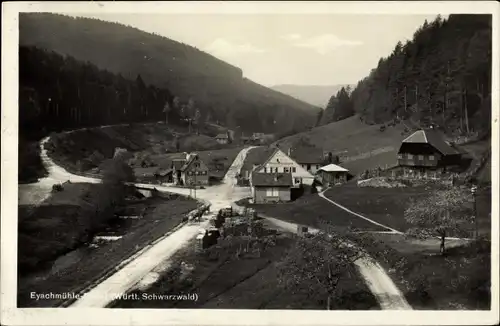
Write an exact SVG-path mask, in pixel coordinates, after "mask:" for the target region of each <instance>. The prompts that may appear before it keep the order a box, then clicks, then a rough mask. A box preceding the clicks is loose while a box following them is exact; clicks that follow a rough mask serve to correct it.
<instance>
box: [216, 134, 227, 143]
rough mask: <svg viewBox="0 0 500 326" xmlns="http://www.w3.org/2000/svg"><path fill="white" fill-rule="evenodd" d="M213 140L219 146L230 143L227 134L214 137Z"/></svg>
mask: <svg viewBox="0 0 500 326" xmlns="http://www.w3.org/2000/svg"><path fill="white" fill-rule="evenodd" d="M215 140H216V141H217V142H218V143H219V144H221V145H225V144H229V141H230V137H229V132H227V133H224V134H218V135H217V136H215Z"/></svg>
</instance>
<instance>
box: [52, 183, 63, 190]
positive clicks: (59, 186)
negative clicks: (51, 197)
mask: <svg viewBox="0 0 500 326" xmlns="http://www.w3.org/2000/svg"><path fill="white" fill-rule="evenodd" d="M63 190H64V188H63V186H62V184H55V185H53V186H52V192H57V191H63Z"/></svg>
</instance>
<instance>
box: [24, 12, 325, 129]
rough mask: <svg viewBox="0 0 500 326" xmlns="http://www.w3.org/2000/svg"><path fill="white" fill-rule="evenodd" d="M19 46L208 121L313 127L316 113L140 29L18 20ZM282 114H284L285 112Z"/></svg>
mask: <svg viewBox="0 0 500 326" xmlns="http://www.w3.org/2000/svg"><path fill="white" fill-rule="evenodd" d="M19 42H20V44H21V45H27V46H36V47H38V48H41V49H47V50H52V51H55V52H58V53H61V54H64V55H69V56H72V57H74V58H75V59H76V60H79V61H84V62H86V61H89V62H91V63H93V64H95V65H96V66H97V67H98V68H100V69H106V70H108V71H110V72H112V73H115V74H121V75H122V76H123V77H125V78H127V79H136V77H137V76H138V75H139V74H140V76H141V77H142V79H143V80H144V82H145V84H153V85H155V86H156V87H159V88H166V89H168V90H169V91H171V93H172V94H174V95H176V96H178V97H179V98H180V100H181V102H188V100H189V99H190V98H192V99H193V100H194V101H195V103H196V106H197V107H199V108H200V110H201V111H203V112H204V113H205V114H206V115H209V116H210V119H211V120H212V121H214V122H215V121H218V122H219V123H222V124H225V125H228V126H229V127H235V126H238V125H239V126H241V127H242V129H244V130H248V131H263V132H277V133H281V132H291V131H294V130H304V129H305V128H307V127H309V126H312V125H313V124H314V123H315V120H316V114H317V111H318V110H319V109H316V108H314V107H313V106H312V105H310V104H307V103H304V102H302V101H299V100H296V99H294V98H292V97H290V96H285V95H282V94H281V93H278V92H275V91H273V90H270V89H268V88H265V87H263V86H260V85H258V84H256V83H253V82H250V81H248V80H246V79H244V78H242V75H243V74H242V70H241V69H239V68H237V67H234V66H232V65H229V64H227V63H225V62H224V61H222V60H219V59H217V58H215V57H213V56H211V55H209V54H207V53H204V52H202V51H200V50H198V49H196V48H194V47H191V46H189V45H186V44H182V43H179V42H176V41H173V40H170V39H168V38H165V37H162V36H159V35H155V34H149V33H146V32H143V31H140V30H138V29H135V28H132V27H128V26H124V25H120V24H117V23H110V22H104V21H100V20H96V19H88V18H72V17H68V16H63V15H55V14H47V13H29V14H21V15H20V18H19ZM284 111H286V114H284V113H283V112H284Z"/></svg>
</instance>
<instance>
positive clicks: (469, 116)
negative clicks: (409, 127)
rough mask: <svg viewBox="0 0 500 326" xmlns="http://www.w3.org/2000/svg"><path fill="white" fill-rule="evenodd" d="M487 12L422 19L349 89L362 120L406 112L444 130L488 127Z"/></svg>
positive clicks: (383, 119)
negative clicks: (366, 75) (420, 24)
mask: <svg viewBox="0 0 500 326" xmlns="http://www.w3.org/2000/svg"><path fill="white" fill-rule="evenodd" d="M491 33H492V32H491V15H469V14H467V15H462V14H459V15H450V16H449V17H448V19H446V20H444V19H442V18H441V17H439V16H438V17H437V18H436V19H435V20H434V21H432V22H427V21H426V22H425V23H424V24H423V25H422V26H421V27H420V28H419V29H418V30H417V31H416V32H415V34H414V36H413V39H412V40H410V41H407V42H406V43H402V42H399V43H398V44H396V46H395V48H394V50H393V51H392V53H391V54H390V55H389V56H388V57H386V58H381V59H380V61H379V63H378V66H377V67H376V68H375V69H373V70H372V71H371V73H370V74H369V76H368V77H366V78H365V79H363V80H361V81H360V82H359V83H358V85H357V86H356V88H355V89H354V90H353V92H352V94H351V100H352V102H353V108H354V111H355V112H356V113H358V114H359V115H360V116H361V117H362V118H363V119H364V120H365V121H366V122H368V123H381V122H386V121H389V120H392V119H394V118H400V119H401V118H404V119H406V118H409V119H411V121H412V122H414V123H415V124H416V125H418V126H422V127H425V126H429V125H435V126H437V127H441V128H443V129H445V131H446V132H447V133H468V132H472V131H480V132H482V131H484V130H487V129H488V128H489V125H490V119H491V52H492V48H491V46H492V45H491V42H492V41H491V37H492V36H491Z"/></svg>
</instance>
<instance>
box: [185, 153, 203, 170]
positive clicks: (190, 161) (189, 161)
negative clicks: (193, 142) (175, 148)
mask: <svg viewBox="0 0 500 326" xmlns="http://www.w3.org/2000/svg"><path fill="white" fill-rule="evenodd" d="M194 161H201V159H200V157H199V156H198V154H191V155H190V157H189V159H188V160H187V161H186V163H184V165H183V166H182V168H181V171H186V169H187V168H188V167H189V166H190V165H191V163H193V162H194Z"/></svg>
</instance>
